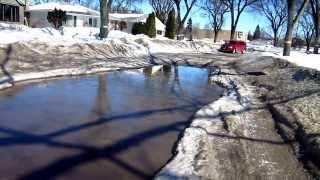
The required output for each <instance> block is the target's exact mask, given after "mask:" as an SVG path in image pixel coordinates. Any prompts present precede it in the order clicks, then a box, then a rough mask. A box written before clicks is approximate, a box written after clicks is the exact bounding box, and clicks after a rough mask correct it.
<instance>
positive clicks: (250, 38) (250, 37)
mask: <svg viewBox="0 0 320 180" xmlns="http://www.w3.org/2000/svg"><path fill="white" fill-rule="evenodd" d="M248 40H249V41H252V40H253V35H252V34H251V31H249V32H248Z"/></svg>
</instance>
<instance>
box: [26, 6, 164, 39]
mask: <svg viewBox="0 0 320 180" xmlns="http://www.w3.org/2000/svg"><path fill="white" fill-rule="evenodd" d="M54 9H61V10H63V11H66V14H67V18H66V21H65V22H64V24H63V26H64V27H77V28H78V27H91V28H99V27H100V12H99V11H96V10H93V9H90V8H87V7H84V6H80V5H72V4H63V3H45V4H38V5H33V6H30V7H29V13H30V26H31V27H48V26H51V24H50V23H49V22H48V20H47V16H48V12H49V11H53V10H54ZM147 17H148V15H146V14H120V13H110V14H109V18H110V24H109V27H110V30H121V31H124V32H127V33H131V31H132V27H133V24H134V23H136V22H146V19H147ZM156 30H157V34H158V35H160V36H164V32H165V25H164V24H163V23H162V22H161V21H160V20H159V19H158V18H156Z"/></svg>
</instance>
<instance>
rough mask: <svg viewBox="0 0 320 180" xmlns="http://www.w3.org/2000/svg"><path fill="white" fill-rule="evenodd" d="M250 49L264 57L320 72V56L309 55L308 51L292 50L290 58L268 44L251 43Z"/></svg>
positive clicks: (280, 49)
mask: <svg viewBox="0 0 320 180" xmlns="http://www.w3.org/2000/svg"><path fill="white" fill-rule="evenodd" d="M248 48H249V49H252V50H255V51H258V53H257V54H260V55H263V56H272V57H276V58H280V59H284V60H287V61H289V62H292V63H294V64H296V65H298V66H303V67H307V68H312V69H317V70H319V71H320V54H308V53H306V49H304V48H302V49H294V48H292V50H291V55H290V56H283V55H282V51H283V49H282V48H279V47H274V46H273V45H270V44H269V43H266V42H250V43H248Z"/></svg>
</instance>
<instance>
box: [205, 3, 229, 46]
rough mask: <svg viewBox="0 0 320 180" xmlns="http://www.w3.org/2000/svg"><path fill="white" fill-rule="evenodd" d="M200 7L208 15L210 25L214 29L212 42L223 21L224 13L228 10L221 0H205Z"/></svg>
mask: <svg viewBox="0 0 320 180" xmlns="http://www.w3.org/2000/svg"><path fill="white" fill-rule="evenodd" d="M201 8H202V9H203V10H204V11H205V12H206V14H207V16H208V17H209V20H210V25H211V27H212V29H213V31H214V42H217V39H218V34H219V32H220V30H221V28H222V25H223V23H224V15H225V14H226V13H227V12H228V8H227V6H226V5H225V3H223V0H205V1H204V2H203V5H202V6H201Z"/></svg>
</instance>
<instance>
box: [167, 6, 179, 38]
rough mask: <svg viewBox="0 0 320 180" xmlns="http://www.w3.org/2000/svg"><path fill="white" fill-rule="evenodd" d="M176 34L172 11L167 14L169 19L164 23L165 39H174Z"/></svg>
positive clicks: (174, 18)
mask: <svg viewBox="0 0 320 180" xmlns="http://www.w3.org/2000/svg"><path fill="white" fill-rule="evenodd" d="M175 33H176V15H175V10H174V9H172V10H171V11H170V13H169V17H168V20H167V23H166V33H165V37H167V38H170V39H174V37H175Z"/></svg>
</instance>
